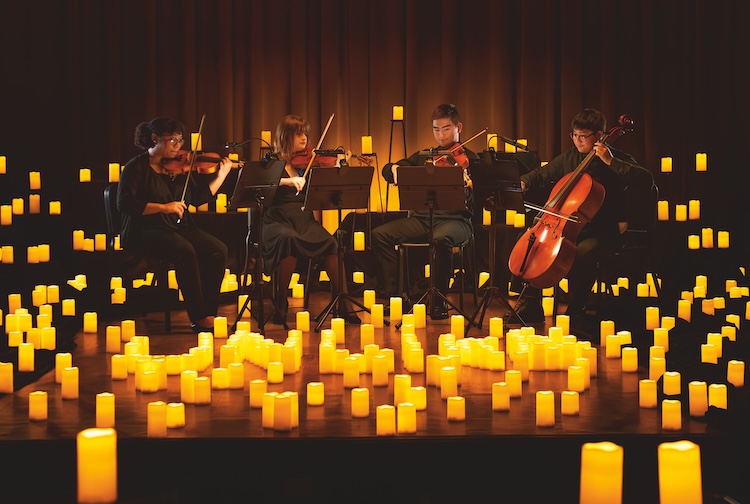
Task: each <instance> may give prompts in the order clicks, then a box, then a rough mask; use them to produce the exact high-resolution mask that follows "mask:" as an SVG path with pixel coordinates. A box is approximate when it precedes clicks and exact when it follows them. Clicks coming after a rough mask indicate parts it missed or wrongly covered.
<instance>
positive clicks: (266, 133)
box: [260, 130, 272, 148]
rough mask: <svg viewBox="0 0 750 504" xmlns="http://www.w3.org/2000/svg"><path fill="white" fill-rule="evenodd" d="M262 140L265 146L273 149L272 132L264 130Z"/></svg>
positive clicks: (261, 134) (261, 135) (261, 133)
mask: <svg viewBox="0 0 750 504" xmlns="http://www.w3.org/2000/svg"><path fill="white" fill-rule="evenodd" d="M260 138H261V139H262V140H263V146H264V147H269V148H272V145H271V132H270V131H268V130H263V131H261V132H260Z"/></svg>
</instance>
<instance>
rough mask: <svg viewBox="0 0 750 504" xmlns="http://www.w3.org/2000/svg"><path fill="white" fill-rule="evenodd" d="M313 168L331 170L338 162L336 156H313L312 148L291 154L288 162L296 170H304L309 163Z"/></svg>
mask: <svg viewBox="0 0 750 504" xmlns="http://www.w3.org/2000/svg"><path fill="white" fill-rule="evenodd" d="M313 158H314V162H313V163H312V165H313V166H320V167H323V168H333V167H334V166H336V163H337V162H338V156H322V155H320V154H318V155H315V153H314V152H313V149H312V147H309V146H308V147H306V148H305V149H303V150H301V151H297V152H295V153H294V154H292V159H290V160H289V164H291V165H292V167H293V168H296V169H297V170H304V169H305V168H307V165H308V164H310V163H311V161H313Z"/></svg>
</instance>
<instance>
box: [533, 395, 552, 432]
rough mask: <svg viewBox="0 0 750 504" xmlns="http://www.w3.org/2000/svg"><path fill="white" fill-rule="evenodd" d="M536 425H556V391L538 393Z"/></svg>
mask: <svg viewBox="0 0 750 504" xmlns="http://www.w3.org/2000/svg"><path fill="white" fill-rule="evenodd" d="M536 426H537V427H554V426H555V393H554V392H553V391H551V390H539V391H537V393H536Z"/></svg>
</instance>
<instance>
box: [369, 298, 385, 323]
mask: <svg viewBox="0 0 750 504" xmlns="http://www.w3.org/2000/svg"><path fill="white" fill-rule="evenodd" d="M370 323H371V324H372V326H373V327H375V328H378V329H381V328H382V327H383V304H382V303H375V304H373V305H372V306H371V307H370Z"/></svg>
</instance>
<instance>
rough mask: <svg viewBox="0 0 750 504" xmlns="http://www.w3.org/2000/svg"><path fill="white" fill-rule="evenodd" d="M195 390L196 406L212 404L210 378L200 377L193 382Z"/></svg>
mask: <svg viewBox="0 0 750 504" xmlns="http://www.w3.org/2000/svg"><path fill="white" fill-rule="evenodd" d="M193 387H194V388H195V398H194V399H195V404H197V405H206V404H211V380H210V379H209V378H208V376H198V377H196V378H195V380H193Z"/></svg>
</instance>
